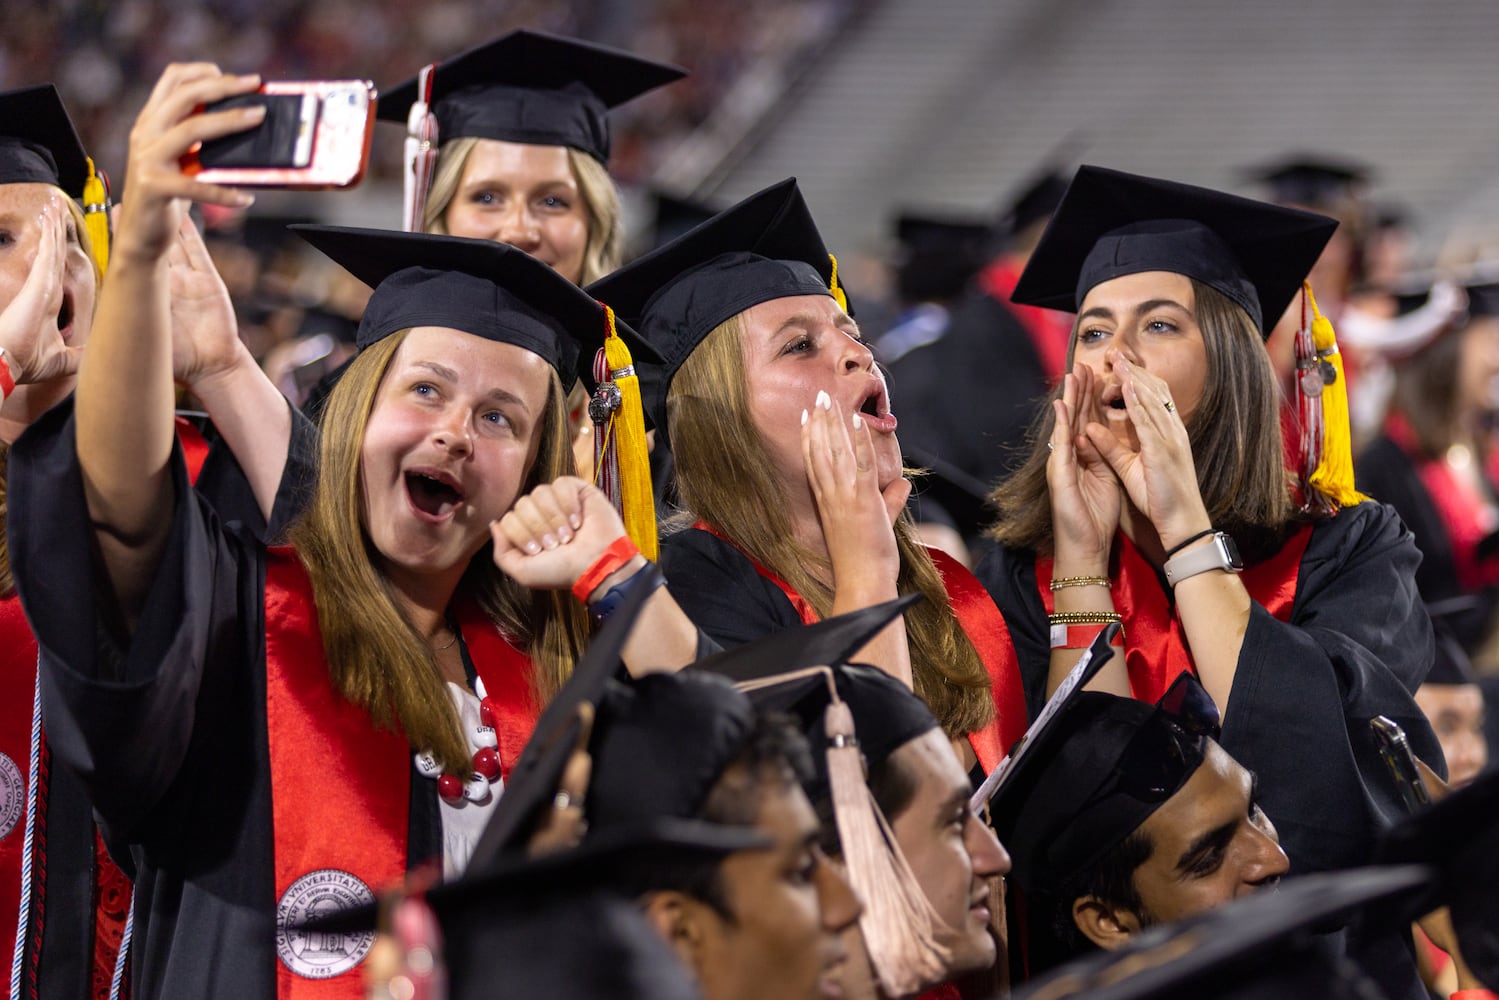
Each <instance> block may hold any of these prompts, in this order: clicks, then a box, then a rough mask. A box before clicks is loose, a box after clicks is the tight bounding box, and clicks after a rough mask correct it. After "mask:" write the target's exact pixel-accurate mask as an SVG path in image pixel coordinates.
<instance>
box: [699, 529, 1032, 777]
mask: <svg viewBox="0 0 1499 1000" xmlns="http://www.w3.org/2000/svg"><path fill="white" fill-rule="evenodd" d="M693 527H694V528H697V529H699V530H701V531H706V532H708V533H709V534H711V535H713V536H715V537H717V538H720V539H722V540H723V541H725V542H728V543H729V544H730V545H734V541H733V539H731V538H727V537H725V536H724V535H722V534H720V533H719V532H718V531H716V530H715V529H713V528H712V527H710V526H709V525H708V524H707V523H706V522H704V521H698V522H697V523H696V524H694V525H693ZM734 547H735V548H736V549H738V548H739V546H738V545H734ZM739 551H740V553H741V554H742V555H743V556H744V557H745V558H746V559H748V560H749V561H750V564H751V565H753V566H754V567H755V572H757V573H759V574H760V575H761V576H762V577H764V578H765V579H767V580H769V581H770V582H771V583H773V584H775V585H776V586H777V587H779V588H780V589H781V592H782V593H784V594H785V595H786V599H787V600H789V601H790V602H791V606H792V607H794V608H795V609H796V613H797V615H798V616H799V617H800V618H801V620H802V624H803V625H811V624H812V623H813V622H816V621H819V620H820V619H819V617H818V614H817V612H816V610H815V609H813V607H812V605H811V604H810V603H809V602H808V601H807V599H806V598H804V597H802V595H801V594H798V593H797V592H796V591H795V590H794V589H792V586H791V584H789V583H787V582H786V581H785V580H782V579H781V578H780V577H778V576H776V575H775V574H774V573H772V572H771V571H770V570H769V569H767V568H765V567H764V566H761V565H760V563H759V562H757V561H756V560H755V559H754V558H753V557H752V556H750V554H749V553H747V552H745V551H744V550H743V549H739ZM927 551H928V552H930V553H931V556H932V561H933V562H934V563H936V566H937V572H938V574H939V575H940V576H941V577H942V585H943V587H944V588H946V590H947V598H948V601H949V603H950V604H951V605H952V610H953V614H954V615H956V616H957V619H958V624H959V625H961V626H962V628H963V632H964V634H965V635H967V636H968V641H969V642H971V643H973V646H974V648H975V649H976V650H978V654H979V659H980V660H981V661H983V664H984V669H985V670H987V671H988V673H989V685H990V690H991V692H992V693H993V696H994V721H993V722H991V723H990V724H989V725H988V726H985V727H984V728H983V729H981V730H979V731H978V732H973V733H969V734H968V744H969V746H971V747H972V748H973V754H974V756H975V757H977V758H978V761H979V764H980V766H982V767H983V769H984V773H986V774H987V773H988V772H989V771H992V770H993V769H994V767H995V765H997V764H998V763H999V762H1000V761H1001V760H1003V759H1004V756H1005V753H1006V752H1008V750H1009V748H1010V747H1011V746H1013V745H1014V744H1015V741H1016V740H1018V739H1020V737H1021V736H1023V735H1024V734H1025V727H1026V712H1025V693H1024V691H1023V690H1022V688H1021V682H1020V671H1019V670H1018V669H1017V668H1016V665H1015V654H1014V644H1013V643H1012V642H1011V641H1010V630H1009V629H1008V628H1007V627H1006V626H1005V620H1004V616H1003V615H1001V614H1000V613H999V609H998V608H997V607H995V605H994V601H993V600H992V599H991V598H990V597H989V593H988V591H986V590H985V589H984V586H983V584H981V583H979V582H978V580H977V579H976V578H975V577H974V575H973V574H972V573H970V572H968V570H966V569H965V568H963V565H962V564H961V563H959V562H958V561H957V560H956V559H953V558H952V557H951V556H949V555H948V554H947V553H945V552H942V551H941V550H939V549H933V548H928V549H927Z"/></svg>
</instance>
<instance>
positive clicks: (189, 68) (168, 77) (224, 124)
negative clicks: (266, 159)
mask: <svg viewBox="0 0 1499 1000" xmlns="http://www.w3.org/2000/svg"><path fill="white" fill-rule="evenodd" d="M258 86H260V77H259V76H256V75H253V74H252V75H249V76H231V75H229V74H225V73H221V72H220V71H219V68H218V67H217V66H215V65H213V64H212V63H175V64H173V65H171V66H168V67H167V68H166V70H165V71H164V72H163V73H162V75H161V78H160V79H159V80H157V81H156V86H155V87H154V88H153V89H152V91H151V96H150V97H149V98H148V99H147V100H146V106H145V107H144V108H142V109H141V113H140V115H139V116H138V117H137V118H136V120H135V126H134V127H133V128H132V129H131V130H130V158H129V166H128V169H127V172H126V175H125V192H124V197H123V199H122V208H121V213H120V226H119V230H118V234H117V237H116V242H115V248H114V252H115V253H117V254H121V255H126V256H130V255H134V256H138V257H140V258H142V259H149V260H158V259H160V258H161V257H162V256H163V255H164V254H166V253H167V251H168V250H170V249H171V246H172V243H173V241H174V240H176V239H177V236H178V230H179V227H180V226H181V224H182V218H183V216H184V214H185V211H186V206H185V202H186V201H201V202H207V203H210V204H214V205H228V206H234V207H238V208H243V207H245V206H247V205H249V204H250V203H251V202H252V201H254V199H253V198H252V197H251V196H250V195H248V194H246V193H244V192H242V191H236V190H235V189H233V188H227V187H222V186H220V185H216V184H205V183H202V182H199V181H196V180H194V179H193V178H191V177H189V176H187V175H186V174H184V173H183V172H182V166H181V161H182V157H183V156H185V155H186V154H187V153H188V152H189V151H190V150H192V149H193V147H194V146H196V145H197V144H198V143H200V142H203V141H204V140H207V139H217V138H220V137H221V136H226V135H232V134H234V133H235V132H243V131H244V130H246V129H249V128H253V127H254V126H256V125H259V124H260V122H261V121H262V120H263V119H264V118H265V108H264V107H263V106H258V107H251V108H236V109H233V110H230V111H216V112H209V113H194V112H195V110H196V109H197V108H198V107H200V106H201V105H205V104H210V103H212V102H214V101H218V100H222V99H224V98H226V97H234V96H236V95H238V94H245V93H249V92H250V91H252V90H254V89H255V88H256V87H258Z"/></svg>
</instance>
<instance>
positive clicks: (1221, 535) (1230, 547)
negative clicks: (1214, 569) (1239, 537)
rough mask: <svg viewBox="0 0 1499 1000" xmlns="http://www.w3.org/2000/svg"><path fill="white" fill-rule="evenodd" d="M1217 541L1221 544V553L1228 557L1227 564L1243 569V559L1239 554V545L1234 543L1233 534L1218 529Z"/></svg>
mask: <svg viewBox="0 0 1499 1000" xmlns="http://www.w3.org/2000/svg"><path fill="white" fill-rule="evenodd" d="M1218 543H1219V544H1220V545H1222V546H1223V555H1224V556H1225V557H1226V558H1227V559H1228V565H1229V566H1230V567H1232V568H1233V569H1236V570H1240V569H1243V568H1244V559H1243V557H1242V556H1240V555H1239V546H1237V545H1236V544H1234V538H1233V536H1232V535H1230V534H1227V533H1226V532H1222V531H1220V532H1218Z"/></svg>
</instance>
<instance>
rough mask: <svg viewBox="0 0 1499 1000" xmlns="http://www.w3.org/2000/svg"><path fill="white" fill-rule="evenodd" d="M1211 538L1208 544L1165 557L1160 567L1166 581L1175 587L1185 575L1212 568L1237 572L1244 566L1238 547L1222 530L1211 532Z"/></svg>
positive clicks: (1192, 574) (1194, 574) (1204, 571)
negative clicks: (1164, 561)
mask: <svg viewBox="0 0 1499 1000" xmlns="http://www.w3.org/2000/svg"><path fill="white" fill-rule="evenodd" d="M1212 538H1213V540H1212V544H1210V545H1203V546H1201V547H1199V548H1195V549H1190V550H1188V551H1186V552H1183V553H1181V554H1180V555H1175V556H1172V557H1171V558H1170V559H1167V560H1166V565H1165V566H1163V567H1162V569H1164V570H1165V571H1166V582H1167V583H1168V584H1170V585H1171V586H1172V587H1175V586H1176V585H1177V584H1178V583H1181V582H1182V581H1183V580H1185V579H1186V578H1187V577H1189V576H1196V575H1197V574H1198V573H1206V572H1208V571H1209V570H1214V569H1222V570H1227V571H1228V572H1230V573H1237V572H1239V571H1240V570H1242V569H1243V568H1244V560H1243V559H1241V558H1239V547H1238V546H1237V545H1235V544H1234V540H1233V539H1232V538H1230V537H1229V536H1228V535H1227V534H1225V533H1224V532H1222V531H1215V532H1213V536H1212Z"/></svg>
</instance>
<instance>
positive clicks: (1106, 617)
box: [1046, 611, 1124, 625]
mask: <svg viewBox="0 0 1499 1000" xmlns="http://www.w3.org/2000/svg"><path fill="white" fill-rule="evenodd" d="M1046 621H1047V622H1048V623H1049V624H1052V625H1110V624H1112V623H1114V622H1122V621H1124V619H1123V618H1122V617H1120V615H1119V612H1117V611H1058V612H1055V613H1054V614H1049V615H1047V616H1046Z"/></svg>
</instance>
